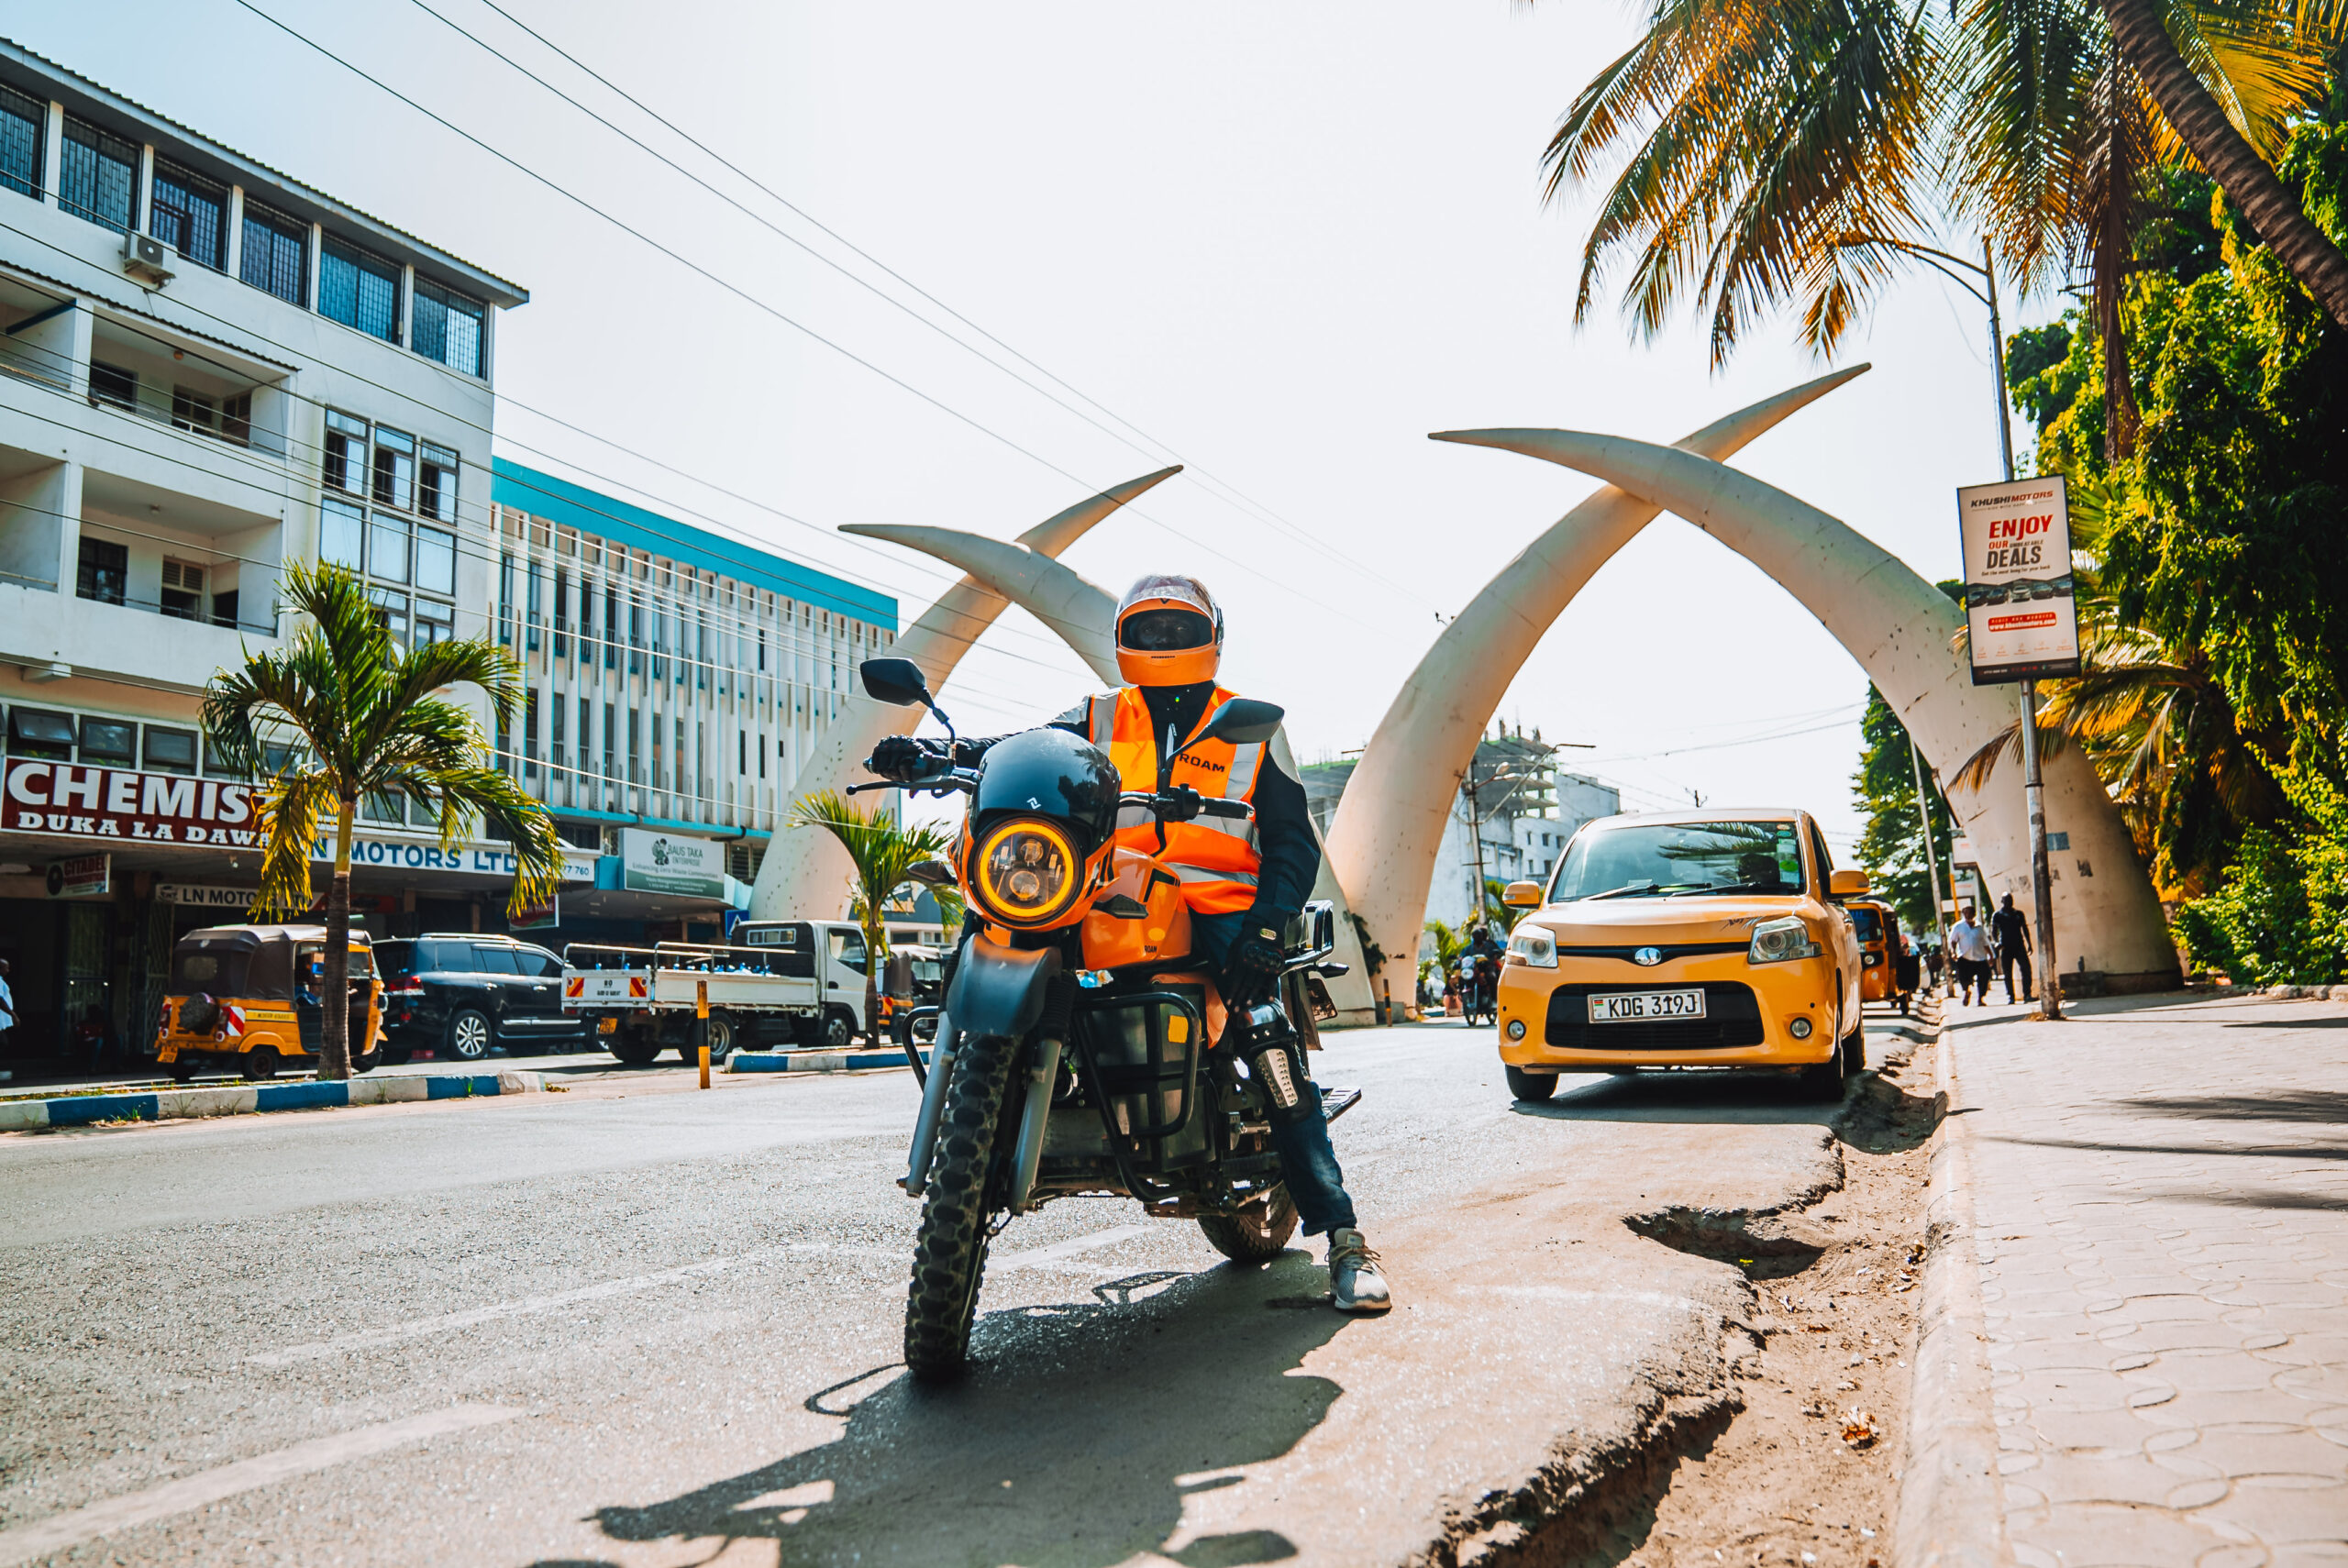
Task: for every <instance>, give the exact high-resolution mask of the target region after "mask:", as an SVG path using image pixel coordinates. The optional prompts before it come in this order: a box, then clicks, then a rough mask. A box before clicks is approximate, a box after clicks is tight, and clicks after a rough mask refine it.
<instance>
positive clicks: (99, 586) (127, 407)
mask: <svg viewBox="0 0 2348 1568" xmlns="http://www.w3.org/2000/svg"><path fill="white" fill-rule="evenodd" d="M526 297H527V296H526V293H524V291H522V290H521V289H519V288H517V287H515V285H514V284H512V283H509V282H505V281H504V280H503V279H500V278H498V277H496V276H493V274H491V273H489V272H487V271H482V269H481V268H479V267H476V266H473V265H471V263H469V262H466V261H464V260H461V259H459V258H457V257H456V256H454V255H452V254H450V253H449V252H448V251H445V250H441V249H439V248H436V247H435V246H433V245H431V244H428V243H426V242H425V241H423V240H421V239H418V238H415V237H413V236H410V235H407V234H404V233H402V232H401V231H400V230H398V229H395V228H393V227H392V226H389V225H388V224H385V223H383V222H382V221H380V220H378V219H376V218H372V217H370V216H368V215H366V214H364V213H361V212H360V211H358V210H356V209H354V208H352V207H350V206H349V205H348V204H344V203H342V202H339V201H338V200H336V199H335V198H334V197H332V196H330V195H327V194H326V193H322V192H319V191H316V190H314V189H312V188H310V187H309V186H306V185H304V184H302V183H300V182H297V181H294V180H292V179H290V178H288V177H286V176H285V175H282V174H280V173H278V172H276V171H273V170H271V169H268V168H266V167H264V166H262V165H261V164H260V163H257V162H255V161H254V160H251V159H249V158H247V157H244V156H243V155H241V154H239V153H237V152H235V151H232V150H230V149H227V148H226V147H223V146H221V145H219V144H218V143H216V142H214V141H211V140H209V139H207V138H205V137H203V136H201V135H198V134H196V133H195V132H193V131H190V130H188V129H186V128H184V127H181V126H179V125H176V124H174V123H172V121H170V120H167V119H165V118H163V117H162V116H159V115H157V114H155V113H153V112H152V111H150V110H148V109H146V108H143V107H141V106H140V105H137V104H134V103H132V102H130V101H129V100H127V99H125V98H123V97H121V96H120V95H118V94H114V93H111V92H109V91H107V90H106V89H105V88H103V87H100V86H98V85H97V84H95V83H92V82H89V81H87V80H85V79H84V78H83V77H80V76H78V75H75V74H74V73H73V72H70V71H67V70H64V69H62V68H61V67H59V66H56V65H54V64H51V63H50V62H49V61H44V60H42V59H40V58H39V57H38V56H36V55H33V54H31V53H29V52H28V51H26V50H22V49H19V48H17V47H16V46H14V45H13V44H8V43H6V42H0V708H5V710H6V721H5V723H6V751H7V756H6V769H7V771H6V780H5V786H0V802H4V803H5V810H6V815H5V817H0V957H6V958H8V959H9V960H10V961H11V963H12V965H13V966H14V969H15V973H14V975H13V976H12V977H11V980H12V984H13V987H14V988H15V990H16V993H17V998H18V999H19V1002H20V1004H21V1005H22V1008H23V1014H24V1023H23V1026H22V1027H21V1028H20V1029H19V1031H18V1046H19V1048H20V1049H22V1048H25V1047H27V1046H31V1045H38V1044H39V1043H44V1042H46V1041H50V1040H54V1039H56V1038H58V1037H59V1036H60V1035H61V1032H63V1030H64V1028H65V1027H66V1025H67V1023H68V1022H69V1021H71V1022H76V1023H78V1022H81V1021H83V1020H84V1019H85V1018H86V1017H87V1016H88V1014H89V1010H90V1009H91V1008H93V1007H95V1008H98V1009H101V1010H103V1012H104V1013H105V1015H106V1016H107V1017H108V1018H109V1019H110V1020H111V1021H112V1024H113V1026H114V1028H115V1029H116V1031H117V1032H120V1033H121V1034H123V1035H124V1036H126V1037H129V1038H132V1039H134V1040H136V1039H138V1037H140V1036H143V1035H144V1034H145V1033H146V1032H147V1030H146V1029H145V1023H146V1021H147V1020H148V1019H150V1018H151V1016H152V1005H151V1003H152V999H153V997H154V995H155V993H156V988H157V987H158V986H159V985H160V980H161V966H162V964H163V961H164V959H165V958H166V957H167V955H168V954H169V951H170V944H171V941H172V935H173V933H174V932H175V931H176V930H177V929H179V928H180V927H183V926H184V925H186V924H189V923H208V922H215V921H218V920H222V919H235V918H238V914H239V912H240V911H239V910H238V908H237V907H236V904H235V899H236V895H237V894H238V892H240V891H244V890H248V889H250V887H251V886H252V884H253V881H254V877H255V870H256V866H257V862H256V858H255V852H254V851H253V849H252V848H251V847H250V841H251V832H250V827H251V823H250V820H249V816H250V812H249V802H248V801H247V800H246V797H245V791H244V784H245V781H243V780H239V779H237V778H233V777H230V776H227V775H226V774H225V773H224V772H223V771H222V770H220V769H219V768H217V767H216V766H215V765H214V762H213V759H212V758H211V757H209V756H205V755H204V754H203V747H202V745H200V743H199V739H198V734H199V732H198V727H197V723H196V719H197V710H198V704H199V699H200V694H201V692H202V690H203V689H204V685H205V681H206V680H207V679H209V678H210V677H211V676H212V675H213V673H214V672H215V671H216V670H217V669H219V668H222V667H224V666H228V665H233V664H235V663H237V662H238V661H239V660H240V658H241V657H242V656H241V651H240V650H241V649H243V648H248V647H266V646H273V645H275V644H277V643H278V642H279V641H280V640H281V639H282V638H283V637H285V636H287V635H291V634H292V633H293V632H294V630H295V628H294V626H293V625H291V624H289V621H288V619H287V618H286V617H284V616H282V615H281V614H280V613H279V611H278V607H277V598H278V584H279V580H280V573H281V570H282V568H283V566H284V564H285V563H287V562H289V561H293V560H297V559H302V560H308V559H316V558H326V559H329V560H338V561H341V562H344V563H346V564H348V565H349V566H351V567H353V568H355V569H359V570H360V571H362V572H364V573H365V574H366V577H367V580H368V583H369V586H370V591H371V593H372V595H373V597H374V599H375V602H376V604H377V606H378V611H379V613H380V614H381V615H382V619H383V620H384V622H385V624H388V625H390V626H391V627H392V628H393V630H394V631H395V632H396V633H397V634H398V635H400V636H402V637H403V638H406V639H415V640H429V639H434V638H441V637H447V636H450V635H479V634H480V633H481V632H482V631H483V630H484V628H485V627H486V625H487V615H486V606H487V605H488V604H489V602H490V601H491V595H492V585H493V570H494V565H493V563H494V562H495V560H496V558H497V547H496V544H495V535H494V531H493V528H492V526H491V517H490V506H491V502H490V497H489V490H490V484H489V477H490V476H489V469H488V458H489V441H490V435H489V433H490V427H491V424H492V393H491V387H492V376H493V367H494V364H495V355H496V341H497V316H498V313H499V312H500V311H502V310H506V309H511V308H513V307H514V306H516V305H519V304H523V303H524V301H525V300H526ZM379 815H380V813H379ZM428 837H429V835H428V834H426V833H424V832H422V831H420V830H417V829H415V828H412V827H409V826H407V825H406V824H399V825H396V826H394V825H393V824H391V823H374V824H371V834H370V844H371V849H370V853H369V856H368V857H366V858H365V859H364V860H363V861H362V866H363V867H364V869H362V872H361V875H360V878H359V880H358V883H357V889H358V892H359V894H360V910H361V911H362V912H363V913H366V914H367V915H368V916H369V917H370V918H371V919H375V918H376V917H379V916H380V917H382V919H383V920H384V921H388V920H390V919H395V918H397V917H398V916H400V915H402V914H406V915H410V916H412V915H414V913H415V911H416V908H417V905H416V901H415V900H416V898H417V895H418V892H419V890H421V891H422V892H423V893H424V894H425V895H426V897H427V898H429V897H431V896H433V895H435V894H445V895H447V896H448V897H449V899H450V900H467V899H470V900H473V901H474V902H475V904H476V906H478V904H479V903H480V902H481V901H482V900H485V899H487V898H488V897H489V896H490V895H491V894H492V893H493V891H494V890H495V889H497V888H498V887H499V886H500V885H501V884H502V883H503V882H504V880H505V878H504V877H502V876H501V875H500V872H499V870H498V868H497V867H496V866H495V859H496V856H495V854H494V846H491V845H483V846H478V852H477V853H472V854H471V855H470V856H467V855H460V856H455V857H446V856H442V857H438V858H435V857H433V856H432V855H427V854H426V844H427V840H428ZM98 856H103V857H105V858H104V860H103V861H102V862H100V861H97V860H96V859H95V858H94V857H98ZM84 858H88V859H90V861H91V863H90V864H88V865H84V866H77V867H75V868H74V876H73V877H72V878H61V884H62V885H61V887H60V889H58V890H57V891H55V892H52V890H51V889H50V878H49V876H48V873H49V872H50V870H52V869H53V868H56V867H59V866H60V865H61V863H62V862H67V861H76V860H82V859H84ZM451 859H453V861H454V864H450V863H449V862H450V860H451ZM393 867H398V868H399V869H398V870H397V872H396V873H394V872H393V870H392V868H393ZM579 869H580V870H581V872H583V873H584V874H585V875H588V876H591V877H592V874H593V873H592V867H580V868H579ZM100 883H102V884H103V890H102V891H100V890H96V888H95V887H94V884H100ZM76 888H89V889H91V890H89V891H85V892H80V893H76V892H74V891H73V889H76ZM182 900H186V901H185V902H183V901H182ZM207 902H211V903H213V904H214V906H215V907H210V908H207V907H205V906H206V904H207ZM449 912H451V913H452V914H459V915H460V914H462V913H463V912H464V911H462V910H461V909H458V908H454V907H453V906H452V909H451V911H449Z"/></svg>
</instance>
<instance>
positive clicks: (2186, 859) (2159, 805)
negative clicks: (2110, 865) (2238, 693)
mask: <svg viewBox="0 0 2348 1568" xmlns="http://www.w3.org/2000/svg"><path fill="white" fill-rule="evenodd" d="M2079 613H2080V614H2079V651H2080V657H2081V662H2082V665H2083V668H2082V670H2081V673H2080V674H2079V675H2077V677H2074V678H2072V679H2066V680H2058V681H2050V682H2048V683H2047V685H2046V686H2045V688H2044V690H2045V693H2046V701H2044V703H2043V705H2042V706H2041V707H2040V709H2039V711H2038V733H2039V745H2040V746H2041V748H2042V750H2043V752H2044V753H2045V754H2046V755H2048V756H2052V755H2054V754H2055V753H2056V752H2059V751H2060V750H2061V749H2062V748H2063V747H2064V746H2066V745H2077V746H2079V747H2080V748H2081V749H2082V750H2083V751H2085V752H2086V754H2087V756H2088V760H2089V761H2090V762H2091V763H2093V764H2094V766H2095V768H2096V772H2097V775H2098V776H2099V778H2102V780H2103V782H2104V784H2105V786H2106V787H2107V788H2108V789H2109V790H2110V791H2111V796H2112V799H2113V800H2114V801H2116V802H2118V804H2119V806H2120V811H2121V817H2122V818H2123V820H2125V821H2126V822H2127V823H2128V826H2129V831H2130V834H2132V836H2133V837H2134V839H2135V841H2136V849H2137V852H2138V853H2139V854H2140V855H2142V856H2143V857H2144V862H2145V865H2146V866H2147V867H2149V868H2150V870H2151V872H2152V875H2153V881H2154V887H2155V888H2156V889H2157V890H2158V891H2159V892H2160V894H2161V896H2162V897H2163V898H2190V897H2193V896H2195V895H2197V894H2199V893H2202V892H2206V891H2208V890H2209V888H2210V886H2211V885H2212V884H2213V883H2214V882H2215V881H2216V880H2217V879H2218V878H2219V876H2220V874H2221V870H2222V867H2223V866H2224V864H2225V860H2226V857H2227V856H2228V854H2229V853H2230V852H2231V850H2232V846H2233V845H2234V844H2235V842H2236V841H2237V840H2238V838H2239V837H2240V834H2241V830H2242V828H2243V826H2244V825H2247V824H2250V823H2262V822H2271V821H2273V820H2274V819H2275V817H2276V815H2277V814H2278V813H2279V812H2281V810H2282V808H2283V805H2284V801H2283V796H2282V792H2281V791H2280V790H2278V788H2277V787H2276V782H2275V779H2274V777H2273V774H2272V772H2271V770H2270V768H2269V767H2267V766H2266V765H2265V762H2264V760H2263V758H2262V755H2261V754H2262V751H2263V752H2264V754H2265V756H2281V755H2283V753H2284V752H2285V751H2287V749H2288V745H2287V742H2288V736H2287V734H2276V733H2273V732H2258V733H2251V734H2245V733H2244V732H2243V730H2242V729H2241V728H2240V727H2239V724H2238V721H2237V717H2236V714H2235V711H2234V707H2233V704H2232V702H2230V701H2228V700H2227V696H2226V691H2225V687H2224V684H2223V683H2222V682H2221V680H2220V679H2218V675H2217V672H2216V671H2215V670H2213V669H2211V668H2210V661H2209V659H2208V658H2207V657H2206V656H2204V655H2203V654H2202V653H2201V652H2200V650H2199V649H2198V648H2193V647H2190V646H2187V647H2184V648H2178V647H2175V646H2169V645H2167V644H2165V643H2163V642H2162V641H2161V640H2160V639H2159V638H2158V637H2156V636H2154V635H2153V634H2151V633H2149V632H2145V631H2143V630H2141V629H2138V628H2134V627H2128V626H2123V625H2121V624H2120V623H2119V620H2118V617H2117V616H2116V614H2114V613H2113V611H2112V609H2111V607H2110V603H2109V602H2108V601H2103V600H2101V599H2100V598H2099V597H2098V596H2095V595H2093V594H2092V593H2090V594H2089V595H2088V596H2083V597H2082V598H2081V600H2080V601H2079ZM2008 759H2011V760H2014V761H2017V762H2018V761H2019V760H2020V759H2021V720H2020V719H2019V718H2017V719H2016V720H2015V722H2014V723H2011V724H2009V725H2007V726H2006V727H2005V728H2004V729H2002V730H2000V731H1999V733H1998V734H1997V735H1996V736H1995V737H1994V738H1992V739H1991V740H1990V741H1989V742H1988V744H1987V745H1983V746H1982V747H1981V748H1980V749H1979V750H1977V751H1976V752H1975V753H1974V754H1973V755H1972V756H1970V757H1968V758H1967V759H1966V761H1965V763H1964V764H1963V766H1962V767H1959V768H1958V770H1957V773H1956V776H1955V778H1956V781H1958V782H1961V783H1962V784H1964V785H1965V786H1966V788H1968V789H1971V790H1980V789H1982V788H1983V787H1985V786H1986V785H1987V784H1988V779H1989V777H1990V775H1991V774H1992V773H1993V772H1994V771H1995V769H1996V768H1997V767H1998V765H1999V763H2000V762H2001V761H2005V760H2008Z"/></svg>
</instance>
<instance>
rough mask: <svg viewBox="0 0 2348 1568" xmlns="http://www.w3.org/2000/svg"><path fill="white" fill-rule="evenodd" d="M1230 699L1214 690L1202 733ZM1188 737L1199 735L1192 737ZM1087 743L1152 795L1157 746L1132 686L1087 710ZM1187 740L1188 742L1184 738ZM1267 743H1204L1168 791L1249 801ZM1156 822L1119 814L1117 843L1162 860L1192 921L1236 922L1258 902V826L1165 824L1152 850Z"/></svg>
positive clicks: (1227, 821) (1182, 760) (1134, 810)
mask: <svg viewBox="0 0 2348 1568" xmlns="http://www.w3.org/2000/svg"><path fill="white" fill-rule="evenodd" d="M1233 695H1234V693H1232V692H1229V691H1226V690H1224V689H1223V688H1222V687H1220V686H1218V687H1216V688H1215V689H1214V696H1213V698H1212V699H1211V700H1210V701H1208V703H1207V707H1206V712H1203V713H1201V714H1200V715H1199V724H1200V727H1202V728H1203V727H1204V726H1205V724H1206V722H1207V720H1208V719H1209V718H1211V717H1212V716H1213V713H1214V711H1215V710H1216V709H1217V708H1220V707H1222V706H1223V705H1224V703H1225V702H1228V701H1231V699H1232V697H1233ZM1197 733H1198V731H1197V730H1193V731H1191V734H1197ZM1084 738H1085V739H1087V740H1089V741H1091V743H1092V744H1093V745H1097V746H1099V747H1101V748H1102V750H1104V751H1106V752H1107V753H1108V754H1109V760H1110V761H1111V762H1113V763H1114V764H1116V767H1117V776H1118V778H1120V779H1121V780H1123V782H1124V787H1125V788H1126V789H1127V790H1156V789H1157V739H1158V737H1157V736H1156V735H1154V734H1151V733H1150V722H1149V704H1148V702H1147V701H1145V700H1144V699H1143V697H1142V694H1141V689H1140V688H1139V687H1137V686H1128V687H1126V688H1125V689H1124V690H1122V691H1116V692H1111V693H1105V694H1103V695H1102V696H1099V697H1095V698H1093V699H1092V700H1091V701H1089V702H1088V703H1086V704H1085V737H1084ZM1184 738H1185V739H1187V738H1188V737H1187V736H1186V737H1184ZM1263 765H1264V743H1262V742H1260V741H1258V742H1256V743H1255V744H1253V745H1231V744H1229V743H1228V742H1225V741H1205V742H1202V743H1201V744H1200V745H1194V746H1192V747H1191V749H1190V750H1188V751H1186V752H1184V753H1183V754H1182V755H1181V756H1179V757H1177V758H1175V760H1174V773H1173V777H1172V778H1171V779H1169V780H1168V782H1169V783H1173V784H1186V785H1188V786H1190V787H1191V789H1193V790H1197V791H1198V792H1199V793H1200V794H1202V795H1204V796H1206V797H1207V798H1209V799H1210V800H1213V799H1223V800H1232V801H1251V802H1252V801H1254V800H1255V798H1256V780H1257V777H1258V776H1259V775H1260V774H1261V773H1262V771H1263ZM1157 826H1158V824H1157V818H1155V817H1153V816H1152V815H1151V814H1150V813H1149V812H1146V811H1144V810H1142V809H1141V808H1139V807H1127V808H1126V809H1125V810H1124V812H1120V813H1119V814H1118V818H1117V833H1116V842H1117V844H1118V845H1119V846H1120V847H1122V848H1125V849H1133V850H1138V851H1140V852H1141V853H1142V854H1144V855H1161V854H1162V856H1163V858H1164V859H1165V861H1166V862H1167V864H1168V866H1170V867H1173V869H1174V873H1175V875H1176V876H1178V877H1180V878H1182V901H1183V902H1185V903H1186V904H1188V905H1190V907H1191V913H1193V914H1238V913H1242V912H1244V911H1246V910H1247V909H1248V908H1249V907H1250V906H1252V905H1253V904H1254V903H1255V901H1256V885H1257V877H1258V873H1259V872H1260V871H1261V870H1262V868H1263V864H1264V856H1263V851H1262V849H1261V847H1260V844H1259V841H1258V840H1257V836H1256V819H1255V818H1253V817H1248V818H1246V819H1244V820H1237V819H1232V818H1226V817H1200V818H1198V819H1196V820H1195V821H1192V822H1187V823H1167V824H1166V848H1165V849H1164V850H1163V851H1162V852H1161V851H1160V850H1159V849H1158V847H1157Z"/></svg>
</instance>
